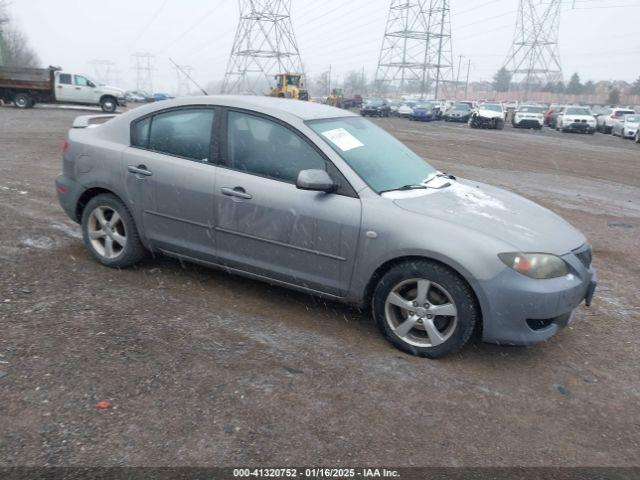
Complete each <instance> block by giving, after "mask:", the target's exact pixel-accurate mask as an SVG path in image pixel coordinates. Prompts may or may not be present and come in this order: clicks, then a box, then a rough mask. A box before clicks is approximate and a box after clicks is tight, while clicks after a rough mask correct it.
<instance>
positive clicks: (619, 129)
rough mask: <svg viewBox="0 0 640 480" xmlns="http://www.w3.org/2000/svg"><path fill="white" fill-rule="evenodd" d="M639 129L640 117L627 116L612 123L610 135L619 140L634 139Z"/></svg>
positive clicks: (634, 115) (635, 115)
mask: <svg viewBox="0 0 640 480" xmlns="http://www.w3.org/2000/svg"><path fill="white" fill-rule="evenodd" d="M639 129H640V115H638V114H631V115H630V114H627V115H625V116H624V117H622V118H621V119H620V120H618V121H616V122H614V123H613V127H612V129H611V135H613V136H619V137H620V138H623V139H624V138H635V137H636V133H638V130H639Z"/></svg>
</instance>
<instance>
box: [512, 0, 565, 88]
mask: <svg viewBox="0 0 640 480" xmlns="http://www.w3.org/2000/svg"><path fill="white" fill-rule="evenodd" d="M561 7H562V0H544V1H540V0H520V4H519V6H518V19H517V22H516V32H515V35H514V40H513V46H512V47H511V51H510V52H509V56H508V57H507V60H506V62H505V64H504V67H505V68H506V69H507V71H508V72H509V73H510V74H511V81H512V82H514V83H522V84H524V86H525V90H526V91H529V90H530V89H531V88H532V87H535V86H544V85H546V84H547V83H549V82H552V83H557V82H561V81H562V66H561V65H560V51H559V48H558V38H559V35H560V11H561Z"/></svg>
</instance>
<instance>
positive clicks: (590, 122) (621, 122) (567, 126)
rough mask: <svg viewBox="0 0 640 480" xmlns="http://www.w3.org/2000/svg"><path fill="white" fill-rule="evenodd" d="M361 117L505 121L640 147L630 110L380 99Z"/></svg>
mask: <svg viewBox="0 0 640 480" xmlns="http://www.w3.org/2000/svg"><path fill="white" fill-rule="evenodd" d="M360 114H361V115H362V116H365V117H367V116H371V117H389V116H397V117H400V118H407V119H409V120H413V121H423V122H431V121H435V120H444V121H445V122H461V123H468V124H469V126H470V127H471V128H490V129H496V130H502V129H503V128H504V125H505V123H506V122H507V121H509V120H510V121H511V125H512V126H513V127H514V128H528V129H535V130H541V129H542V127H543V126H545V125H546V126H549V127H551V128H553V129H555V130H557V131H559V132H578V133H587V134H591V135H593V134H594V133H596V131H599V132H602V133H611V134H613V135H614V136H619V137H621V138H633V139H635V140H636V142H638V143H640V131H639V130H640V128H639V126H638V124H639V123H640V114H636V111H635V110H634V109H631V108H624V107H608V108H601V109H599V110H598V114H597V115H596V114H594V113H593V111H592V110H591V108H590V107H588V106H583V105H557V104H552V105H540V104H534V103H531V104H526V103H521V104H519V105H517V104H516V105H510V104H509V103H506V102H502V103H501V102H478V103H476V102H472V101H435V100H431V101H419V100H406V101H392V100H391V101H390V100H386V99H384V98H370V99H366V100H365V101H364V102H363V104H362V107H361V109H360Z"/></svg>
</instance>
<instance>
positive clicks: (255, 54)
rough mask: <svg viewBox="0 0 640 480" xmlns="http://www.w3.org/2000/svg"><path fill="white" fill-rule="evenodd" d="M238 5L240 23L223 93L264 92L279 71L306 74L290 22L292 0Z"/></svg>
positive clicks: (251, 1) (250, 1)
mask: <svg viewBox="0 0 640 480" xmlns="http://www.w3.org/2000/svg"><path fill="white" fill-rule="evenodd" d="M239 4H240V23H239V24H238V30H237V31H236V37H235V40H234V42H233V49H232V50H231V56H230V57H229V63H228V65H227V72H226V74H225V77H224V83H223V85H222V93H253V94H258V93H263V90H265V88H266V87H267V85H271V84H272V83H273V82H274V76H275V75H276V74H277V73H281V72H296V73H304V70H303V66H302V59H301V58H300V51H299V49H298V44H297V42H296V38H295V35H294V33H293V25H292V23H291V0H239ZM265 81H266V82H267V83H266V84H265Z"/></svg>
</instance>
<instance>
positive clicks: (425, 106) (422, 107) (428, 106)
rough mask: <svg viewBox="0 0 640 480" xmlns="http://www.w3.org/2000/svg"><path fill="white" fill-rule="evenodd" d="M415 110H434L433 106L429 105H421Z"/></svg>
mask: <svg viewBox="0 0 640 480" xmlns="http://www.w3.org/2000/svg"><path fill="white" fill-rule="evenodd" d="M413 108H416V109H418V108H421V109H423V110H431V109H432V108H433V105H431V104H429V103H419V104H417V105H416V106H415V107H413Z"/></svg>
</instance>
